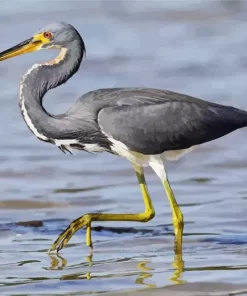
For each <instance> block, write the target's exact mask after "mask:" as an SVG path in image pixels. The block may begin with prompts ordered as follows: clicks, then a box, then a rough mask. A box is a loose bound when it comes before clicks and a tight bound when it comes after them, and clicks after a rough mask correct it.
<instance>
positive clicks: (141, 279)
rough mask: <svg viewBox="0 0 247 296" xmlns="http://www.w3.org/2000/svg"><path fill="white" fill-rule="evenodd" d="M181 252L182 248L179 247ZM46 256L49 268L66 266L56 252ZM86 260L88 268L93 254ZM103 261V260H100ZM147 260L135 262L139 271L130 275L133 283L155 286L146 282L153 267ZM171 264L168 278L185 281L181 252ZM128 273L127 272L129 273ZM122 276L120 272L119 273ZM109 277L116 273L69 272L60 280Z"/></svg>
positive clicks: (174, 281)
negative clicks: (133, 277)
mask: <svg viewBox="0 0 247 296" xmlns="http://www.w3.org/2000/svg"><path fill="white" fill-rule="evenodd" d="M177 250H178V249H177V248H176V239H175V240H174V251H175V252H176V251H177ZM179 250H180V251H181V252H182V249H179ZM48 256H49V257H50V259H51V263H50V267H49V269H51V270H61V269H63V268H64V267H66V266H67V264H68V262H67V260H66V259H65V258H64V257H62V256H61V255H58V254H56V255H55V254H53V255H51V254H48ZM86 262H87V263H88V267H89V269H90V268H91V267H92V266H93V264H94V263H93V255H92V254H91V255H89V256H87V257H86ZM102 263H103V262H102ZM148 263H149V261H140V262H138V263H137V265H136V268H137V270H139V271H141V272H134V273H132V275H136V276H137V278H136V280H135V283H136V284H137V285H143V286H145V287H147V288H157V285H156V284H151V283H148V282H146V281H145V280H146V279H149V278H151V277H152V276H153V273H152V272H151V271H152V270H153V268H150V267H148V266H147V264H148ZM172 266H173V267H174V273H173V276H172V277H171V278H170V280H171V281H172V282H173V283H175V284H184V283H186V281H184V280H181V279H180V277H181V276H182V273H183V271H184V261H183V256H182V253H180V254H176V253H175V255H174V261H173V262H172ZM129 274H130V273H128V275H129ZM121 276H122V274H121ZM111 277H117V275H116V274H115V273H114V274H111V273H108V275H92V273H91V272H90V271H88V272H85V273H76V274H70V275H64V276H62V277H61V280H75V279H87V280H91V279H93V278H111Z"/></svg>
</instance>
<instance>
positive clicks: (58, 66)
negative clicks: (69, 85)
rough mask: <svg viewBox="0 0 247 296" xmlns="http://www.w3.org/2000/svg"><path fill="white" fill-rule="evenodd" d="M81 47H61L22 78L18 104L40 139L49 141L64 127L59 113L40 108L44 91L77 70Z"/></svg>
mask: <svg viewBox="0 0 247 296" xmlns="http://www.w3.org/2000/svg"><path fill="white" fill-rule="evenodd" d="M82 57H83V48H82V47H81V45H80V44H77V46H76V44H74V45H73V47H71V48H66V49H65V48H63V49H61V51H60V54H59V55H58V56H57V58H55V59H54V60H52V61H50V62H48V63H45V64H37V65H33V66H32V68H31V69H30V70H29V71H28V72H27V73H26V74H25V75H24V76H23V77H22V80H21V84H20V101H19V105H20V108H21V111H22V115H23V118H24V120H25V121H26V123H27V125H28V127H29V128H30V130H31V131H32V132H33V133H34V134H35V135H36V136H37V137H38V138H39V139H41V140H44V141H52V140H53V139H54V138H55V139H56V138H57V135H61V131H63V130H64V128H65V127H64V126H63V121H62V120H61V118H60V119H58V118H59V116H52V115H51V114H49V113H48V112H47V111H46V110H45V109H44V107H43V105H42V101H43V97H44V95H45V94H46V92H47V91H48V90H50V89H52V88H55V87H57V86H59V85H61V84H62V83H65V82H66V81H67V80H68V79H69V78H70V77H71V76H72V75H73V74H74V73H76V72H77V70H78V69H79V66H80V63H81V61H82Z"/></svg>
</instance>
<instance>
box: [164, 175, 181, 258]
mask: <svg viewBox="0 0 247 296" xmlns="http://www.w3.org/2000/svg"><path fill="white" fill-rule="evenodd" d="M162 183H163V186H164V188H165V191H166V194H167V197H168V200H169V203H170V206H171V209H172V221H173V227H174V234H175V247H174V248H175V254H182V240H183V228H184V222H183V214H182V212H181V210H180V208H179V206H178V204H177V202H176V199H175V196H174V194H173V192H172V189H171V186H170V184H169V181H168V179H165V180H164V181H162Z"/></svg>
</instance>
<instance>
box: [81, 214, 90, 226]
mask: <svg viewBox="0 0 247 296" xmlns="http://www.w3.org/2000/svg"><path fill="white" fill-rule="evenodd" d="M83 219H84V221H85V224H87V225H89V224H90V223H91V221H92V217H91V215H90V214H85V215H84V216H83Z"/></svg>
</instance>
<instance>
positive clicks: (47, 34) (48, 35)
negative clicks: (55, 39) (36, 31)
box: [44, 32, 52, 39]
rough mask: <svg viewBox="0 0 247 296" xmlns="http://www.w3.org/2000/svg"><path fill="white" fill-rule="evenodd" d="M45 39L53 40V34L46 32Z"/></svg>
mask: <svg viewBox="0 0 247 296" xmlns="http://www.w3.org/2000/svg"><path fill="white" fill-rule="evenodd" d="M44 37H45V38H47V39H51V37H52V33H51V32H45V33H44Z"/></svg>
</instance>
